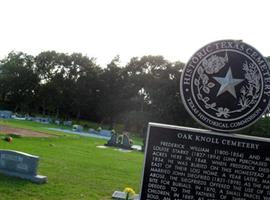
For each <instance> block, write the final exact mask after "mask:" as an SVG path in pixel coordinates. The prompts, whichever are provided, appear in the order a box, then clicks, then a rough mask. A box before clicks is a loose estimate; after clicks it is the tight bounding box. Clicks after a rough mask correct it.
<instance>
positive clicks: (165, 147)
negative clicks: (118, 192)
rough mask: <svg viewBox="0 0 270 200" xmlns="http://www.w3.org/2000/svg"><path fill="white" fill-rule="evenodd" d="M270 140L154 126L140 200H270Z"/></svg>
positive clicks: (146, 157) (150, 128)
mask: <svg viewBox="0 0 270 200" xmlns="http://www.w3.org/2000/svg"><path fill="white" fill-rule="evenodd" d="M269 149H270V140H269V139H266V138H258V137H250V136H243V135H235V134H232V135H228V134H222V133H214V132H210V131H207V130H200V129H191V128H185V127H177V126H170V125H163V124H155V123H150V124H149V128H148V136H147V147H146V156H145V165H144V173H143V178H142V189H141V200H150V199H151V200H154V199H162V200H165V199H167V200H168V199H171V200H177V199H179V200H180V199H185V200H186V199H196V200H206V199H235V200H236V199H238V200H243V199H245V200H248V199H250V200H251V199H252V200H254V199H270V151H269Z"/></svg>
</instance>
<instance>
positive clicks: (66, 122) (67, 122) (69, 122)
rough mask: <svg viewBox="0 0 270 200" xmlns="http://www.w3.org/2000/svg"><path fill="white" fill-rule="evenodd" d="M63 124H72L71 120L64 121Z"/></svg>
mask: <svg viewBox="0 0 270 200" xmlns="http://www.w3.org/2000/svg"><path fill="white" fill-rule="evenodd" d="M63 124H64V125H65V126H71V125H72V121H64V122H63Z"/></svg>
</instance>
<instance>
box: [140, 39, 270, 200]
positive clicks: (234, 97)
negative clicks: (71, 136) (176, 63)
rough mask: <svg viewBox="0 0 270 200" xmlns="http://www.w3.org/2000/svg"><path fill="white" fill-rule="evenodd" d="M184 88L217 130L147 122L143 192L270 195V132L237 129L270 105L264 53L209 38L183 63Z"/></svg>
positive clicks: (200, 118) (195, 113)
mask: <svg viewBox="0 0 270 200" xmlns="http://www.w3.org/2000/svg"><path fill="white" fill-rule="evenodd" d="M180 92H181V97H182V101H183V103H184V105H185V108H186V109H187V111H188V112H189V113H190V115H191V116H192V117H193V118H194V119H195V120H196V121H197V122H199V123H200V124H201V125H203V126H205V127H206V128H209V129H212V130H213V131H210V130H202V129H194V128H189V127H179V126H172V125H165V124H157V123H149V125H148V133H147V141H146V156H145V163H144V171H143V178H142V188H141V196H140V199H141V200H150V199H151V200H153V199H162V200H165V199H166V200H169V199H171V200H172V199H174V200H176V199H196V200H206V199H234V200H244V199H245V200H246V199H250V200H251V199H252V200H253V199H270V175H269V174H270V151H269V149H270V139H267V138H259V137H251V136H245V135H239V134H235V132H236V131H238V130H242V129H244V128H246V127H248V126H250V125H251V124H253V123H255V122H256V121H257V120H258V119H260V117H261V116H262V115H263V114H264V112H265V111H266V109H267V108H268V106H269V99H270V98H269V96H270V68H269V66H268V63H267V62H266V60H265V59H264V57H263V56H262V55H261V54H260V53H259V52H258V51H257V50H256V49H255V48H253V47H252V46H250V45H248V44H246V43H244V42H242V41H238V40H222V41H216V42H213V43H210V44H207V45H206V46H204V47H202V48H201V49H199V50H198V51H197V52H196V53H195V54H194V55H193V56H192V58H191V59H190V60H189V62H188V63H187V64H186V66H185V68H184V70H183V72H182V76H181V81H180ZM226 132H230V134H226Z"/></svg>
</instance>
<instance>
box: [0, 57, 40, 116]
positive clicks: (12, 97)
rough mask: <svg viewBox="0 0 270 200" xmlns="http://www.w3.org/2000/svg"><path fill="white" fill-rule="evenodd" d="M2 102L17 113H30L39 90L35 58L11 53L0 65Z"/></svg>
mask: <svg viewBox="0 0 270 200" xmlns="http://www.w3.org/2000/svg"><path fill="white" fill-rule="evenodd" d="M0 70H1V75H0V82H1V84H0V90H1V101H2V104H4V105H9V107H10V108H13V110H14V111H15V112H16V111H22V112H29V111H30V110H31V109H32V102H33V100H34V99H35V95H36V92H37V88H38V83H39V78H38V76H37V74H36V73H35V71H34V57H33V56H30V55H27V54H25V53H22V52H18V53H16V52H11V53H9V54H8V56H7V57H6V58H5V59H3V60H2V61H1V63H0Z"/></svg>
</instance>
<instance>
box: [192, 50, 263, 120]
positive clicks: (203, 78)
mask: <svg viewBox="0 0 270 200" xmlns="http://www.w3.org/2000/svg"><path fill="white" fill-rule="evenodd" d="M228 60H229V59H228V55H227V53H226V54H225V56H224V57H222V56H217V55H212V56H210V57H209V58H207V59H206V58H205V59H204V60H203V61H202V63H201V65H200V66H199V67H198V68H197V73H198V76H196V78H195V79H194V85H195V88H197V91H198V92H197V94H196V96H197V98H198V100H199V101H201V102H202V104H203V106H204V107H205V109H208V110H209V109H210V110H212V111H214V113H215V115H216V116H217V117H219V118H224V119H227V118H229V117H230V115H231V114H232V113H240V112H242V111H244V110H245V109H248V108H250V107H251V106H253V105H255V104H256V102H257V101H258V99H259V96H260V88H261V76H260V74H259V71H258V69H257V67H256V66H255V64H254V63H252V62H248V61H247V60H246V61H244V62H243V64H242V70H243V72H244V77H245V79H244V82H245V83H246V84H244V85H243V86H242V87H241V88H240V96H239V97H237V99H236V101H237V106H236V109H234V110H232V109H230V108H228V107H222V106H218V105H217V103H216V102H214V101H212V100H211V99H210V98H209V94H210V92H211V89H212V88H214V87H215V86H216V84H215V81H212V80H211V79H210V75H214V74H217V73H218V72H219V71H220V70H221V69H222V68H224V67H225V66H226V64H227V63H228Z"/></svg>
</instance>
